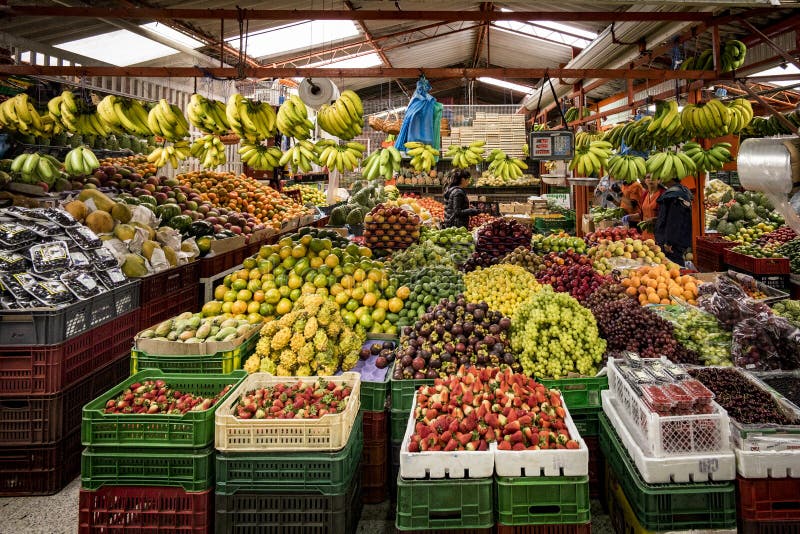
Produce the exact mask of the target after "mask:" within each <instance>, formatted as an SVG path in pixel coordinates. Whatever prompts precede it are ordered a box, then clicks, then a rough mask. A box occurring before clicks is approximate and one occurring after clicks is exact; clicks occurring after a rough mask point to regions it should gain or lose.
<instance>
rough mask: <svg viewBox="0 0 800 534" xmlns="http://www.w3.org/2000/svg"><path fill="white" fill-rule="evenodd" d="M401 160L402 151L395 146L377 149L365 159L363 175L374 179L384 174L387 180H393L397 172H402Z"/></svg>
mask: <svg viewBox="0 0 800 534" xmlns="http://www.w3.org/2000/svg"><path fill="white" fill-rule="evenodd" d="M401 160H402V156H401V155H400V151H399V150H397V149H396V148H395V147H393V146H390V147H388V148H381V149H380V150H376V151H375V152H373V153H372V154H370V155H369V156H367V159H365V160H364V162H363V164H362V167H363V168H364V172H363V173H362V177H363V178H364V179H365V180H374V179H376V178H379V177H381V176H382V177H383V178H384V179H385V180H391V178H392V176H393V175H394V173H395V172H400V168H401V166H400V162H401Z"/></svg>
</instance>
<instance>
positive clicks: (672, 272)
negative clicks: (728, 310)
mask: <svg viewBox="0 0 800 534" xmlns="http://www.w3.org/2000/svg"><path fill="white" fill-rule="evenodd" d="M620 283H621V284H622V286H623V287H625V288H626V289H625V291H626V292H627V293H628V295H630V296H631V297H636V298H638V299H639V303H640V304H642V305H643V306H644V305H645V304H669V303H670V302H671V300H670V299H671V298H679V299H683V300H684V301H686V302H688V303H689V304H697V296H698V291H699V290H698V286H699V285H700V282H699V281H698V280H697V279H696V278H694V277H693V276H691V275H688V274H687V275H681V271H680V269H678V267H677V266H675V267H671V268H669V269H667V267H665V266H664V265H657V266H655V267H647V266H645V267H640V268H639V269H637V270H636V271H633V272H631V273H630V274H629V275H628V276H627V277H626V278H623V279H622V281H621V282H620Z"/></svg>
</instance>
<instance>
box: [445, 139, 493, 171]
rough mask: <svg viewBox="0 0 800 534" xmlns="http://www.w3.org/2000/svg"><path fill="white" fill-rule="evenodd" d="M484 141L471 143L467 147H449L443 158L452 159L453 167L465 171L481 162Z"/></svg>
mask: <svg viewBox="0 0 800 534" xmlns="http://www.w3.org/2000/svg"><path fill="white" fill-rule="evenodd" d="M485 144H486V141H473V142H471V143H470V144H469V145H468V146H458V145H450V146H449V147H447V152H445V154H444V155H445V156H447V157H448V158H453V167H456V168H458V169H467V168H469V167H474V166H475V165H478V164H479V163H481V162H482V161H483V154H484V149H483V145H485Z"/></svg>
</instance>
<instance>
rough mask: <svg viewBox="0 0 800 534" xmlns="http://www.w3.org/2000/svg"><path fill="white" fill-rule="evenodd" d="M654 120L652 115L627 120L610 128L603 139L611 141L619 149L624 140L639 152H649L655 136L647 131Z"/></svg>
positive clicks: (628, 145)
mask: <svg viewBox="0 0 800 534" xmlns="http://www.w3.org/2000/svg"><path fill="white" fill-rule="evenodd" d="M652 122H653V117H650V116H644V117H642V118H641V119H639V120H636V121H630V122H627V123H625V124H623V125H619V126H616V127H614V128H612V129H611V130H609V131H608V132H607V134H604V135H603V139H602V140H603V141H606V142H608V143H611V146H612V147H613V148H615V149H617V150H619V148H620V147H621V146H622V143H623V141H624V142H625V146H627V147H629V148H632V149H634V150H637V151H639V152H648V151H650V150H651V149H652V148H653V145H654V136H653V135H652V134H650V133H649V132H648V131H647V128H648V127H649V126H650V124H651V123H652Z"/></svg>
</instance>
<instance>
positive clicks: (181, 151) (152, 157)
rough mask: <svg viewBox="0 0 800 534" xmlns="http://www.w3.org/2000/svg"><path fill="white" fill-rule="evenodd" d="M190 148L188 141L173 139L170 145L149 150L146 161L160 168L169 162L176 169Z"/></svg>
mask: <svg viewBox="0 0 800 534" xmlns="http://www.w3.org/2000/svg"><path fill="white" fill-rule="evenodd" d="M215 139H216V138H215ZM191 149H192V147H191V146H190V145H189V141H188V140H186V139H182V140H180V141H175V143H173V144H172V145H166V146H163V147H162V146H160V147H156V148H155V149H154V150H153V151H152V152H150V154H148V155H147V161H148V162H149V163H152V164H154V165H155V166H156V167H158V168H161V167H163V166H165V165H166V164H167V163H169V164H170V165H172V168H173V169H177V168H178V165H180V162H181V161H183V160H185V159H186V158H188V157H189V156H190V155H191ZM222 156H223V158H224V157H225V153H224V152H223V154H222ZM223 163H224V161H223Z"/></svg>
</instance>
